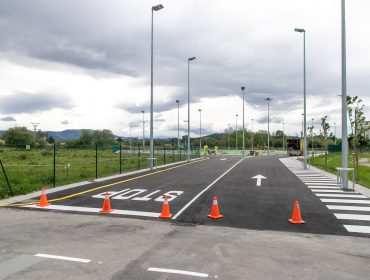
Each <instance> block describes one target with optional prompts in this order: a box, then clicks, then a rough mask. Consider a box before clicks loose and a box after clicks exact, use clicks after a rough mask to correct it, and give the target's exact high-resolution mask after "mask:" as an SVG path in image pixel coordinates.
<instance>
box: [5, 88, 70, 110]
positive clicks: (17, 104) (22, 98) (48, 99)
mask: <svg viewBox="0 0 370 280" xmlns="http://www.w3.org/2000/svg"><path fill="white" fill-rule="evenodd" d="M0 104H1V107H0V111H1V112H2V113H5V114H18V113H34V112H40V111H49V110H51V109H53V108H62V109H68V108H71V106H72V104H71V101H70V100H69V99H67V98H64V97H62V96H60V95H53V94H50V93H39V94H32V93H26V92H18V93H15V94H12V95H6V96H1V97H0Z"/></svg>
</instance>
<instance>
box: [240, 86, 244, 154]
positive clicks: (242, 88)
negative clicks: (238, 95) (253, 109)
mask: <svg viewBox="0 0 370 280" xmlns="http://www.w3.org/2000/svg"><path fill="white" fill-rule="evenodd" d="M241 90H242V92H243V157H244V154H245V145H244V141H245V140H244V90H245V87H241Z"/></svg>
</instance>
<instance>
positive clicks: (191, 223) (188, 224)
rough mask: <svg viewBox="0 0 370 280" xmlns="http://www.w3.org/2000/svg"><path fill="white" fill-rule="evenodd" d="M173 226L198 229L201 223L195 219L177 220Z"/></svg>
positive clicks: (173, 222)
mask: <svg viewBox="0 0 370 280" xmlns="http://www.w3.org/2000/svg"><path fill="white" fill-rule="evenodd" d="M171 225H173V226H180V227H196V226H198V225H200V222H199V221H197V220H195V219H193V220H175V221H172V222H171Z"/></svg>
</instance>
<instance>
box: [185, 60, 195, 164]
mask: <svg viewBox="0 0 370 280" xmlns="http://www.w3.org/2000/svg"><path fill="white" fill-rule="evenodd" d="M194 59H196V57H195V56H194V57H190V58H188V155H187V156H188V157H187V159H188V161H189V160H190V153H191V152H190V61H192V60H194Z"/></svg>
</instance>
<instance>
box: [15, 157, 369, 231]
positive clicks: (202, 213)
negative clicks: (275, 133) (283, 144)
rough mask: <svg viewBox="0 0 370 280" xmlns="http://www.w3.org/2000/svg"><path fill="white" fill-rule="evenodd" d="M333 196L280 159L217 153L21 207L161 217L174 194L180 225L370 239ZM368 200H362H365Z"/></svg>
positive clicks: (175, 215) (173, 207) (172, 207)
mask: <svg viewBox="0 0 370 280" xmlns="http://www.w3.org/2000/svg"><path fill="white" fill-rule="evenodd" d="M303 178H306V177H303ZM311 180H313V179H311ZM320 180H324V179H320ZM327 180H330V179H327ZM325 182H326V183H327V184H329V183H330V182H327V181H325ZM311 183H312V184H314V183H315V182H311ZM320 184H321V183H320ZM315 190H316V188H315ZM107 193H108V196H109V198H110V204H111V207H112V208H113V212H111V213H104V214H102V213H100V210H101V208H102V205H103V201H104V199H105V197H106V194H107ZM333 195H339V194H334V193H329V192H327V193H322V192H321V191H320V190H316V191H312V189H311V188H309V187H307V185H306V181H305V180H302V178H301V179H300V177H299V176H296V174H295V173H294V172H292V170H289V168H287V167H286V165H284V164H283V163H282V162H281V161H280V158H279V157H278V156H270V157H247V158H241V157H225V156H215V157H211V158H209V159H208V158H207V159H203V160H202V161H194V162H189V163H183V164H180V165H175V166H172V167H168V168H164V169H161V170H158V171H156V172H144V173H141V174H135V175H130V176H128V177H123V178H118V179H114V180H110V181H102V182H95V183H92V184H90V185H84V186H80V187H77V188H73V189H67V190H62V191H61V192H54V193H52V194H50V195H48V199H49V201H50V202H51V206H47V207H43V208H40V207H38V206H35V204H34V202H32V203H33V205H23V204H21V207H27V208H31V209H37V210H53V211H64V212H79V213H90V214H94V215H100V216H101V215H106V216H109V215H111V216H120V217H134V218H141V219H143V218H144V219H159V215H160V213H161V209H162V206H163V203H164V196H167V197H168V203H169V206H170V212H171V213H172V215H173V216H172V220H177V221H178V222H182V223H192V224H201V225H217V226H225V227H236V228H245V229H256V230H277V231H290V232H302V233H317V234H334V235H357V236H369V235H368V234H367V233H364V232H361V231H363V230H364V227H363V226H366V225H362V224H361V223H363V221H355V222H351V223H348V224H347V223H343V222H342V220H345V219H349V218H353V217H354V216H353V214H351V213H340V212H336V213H333V212H332V211H331V209H330V207H327V206H326V204H325V203H326V202H327V199H329V200H330V199H336V197H332V198H331V197H330V196H333ZM352 195H353V194H352ZM215 196H216V197H217V201H218V207H219V211H220V212H221V214H222V215H223V216H224V217H223V218H222V219H209V218H208V215H209V214H210V212H211V208H212V204H213V202H214V201H213V198H214V197H215ZM324 196H325V197H324ZM351 198H352V197H349V198H348V199H351ZM34 200H37V198H35V199H34ZM295 201H297V202H298V204H299V209H300V212H301V215H302V219H303V220H304V221H305V222H306V223H305V224H300V225H296V224H291V223H290V222H289V221H288V219H289V218H291V217H292V214H293V207H294V205H295ZM366 201H367V200H366V199H365V198H361V203H365V202H366ZM323 202H324V203H323ZM26 204H27V202H26ZM361 209H362V208H361ZM342 210H344V209H342ZM352 210H353V209H352ZM362 211H366V210H363V209H362ZM367 217H368V215H365V214H361V215H360V216H356V217H354V218H353V219H354V220H355V219H356V218H357V219H360V218H361V219H366V218H367ZM366 222H367V221H365V223H366Z"/></svg>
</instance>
